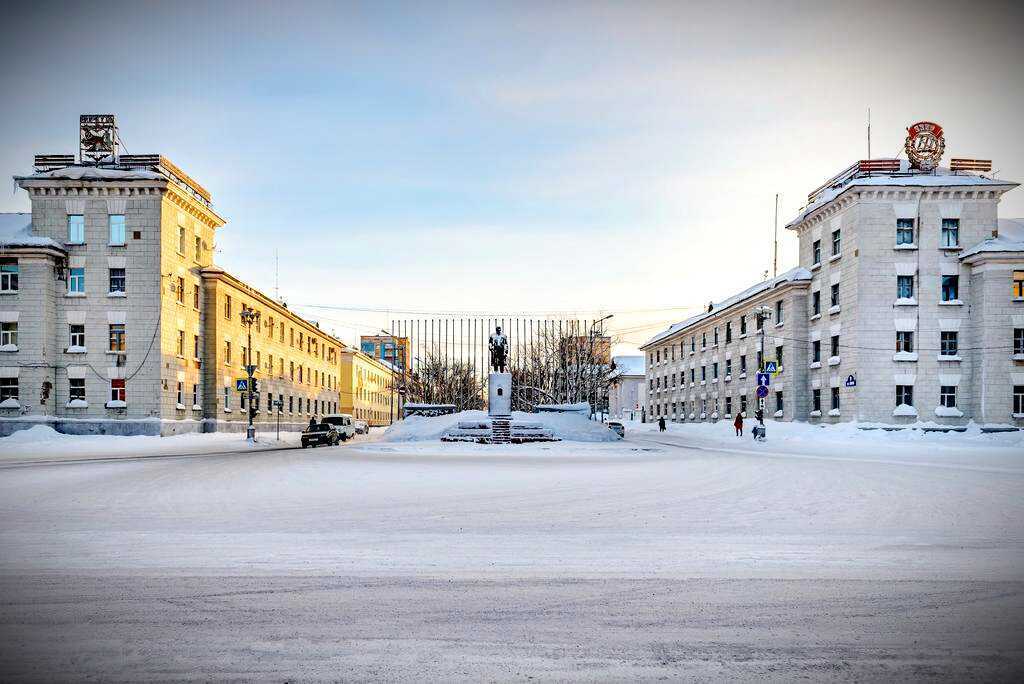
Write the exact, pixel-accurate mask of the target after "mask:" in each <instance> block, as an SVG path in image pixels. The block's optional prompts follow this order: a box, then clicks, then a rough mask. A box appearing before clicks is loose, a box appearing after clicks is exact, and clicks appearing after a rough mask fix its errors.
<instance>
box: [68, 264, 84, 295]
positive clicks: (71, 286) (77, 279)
mask: <svg viewBox="0 0 1024 684" xmlns="http://www.w3.org/2000/svg"><path fill="white" fill-rule="evenodd" d="M68 292H74V293H77V294H85V269H84V268H72V269H70V277H69V278H68Z"/></svg>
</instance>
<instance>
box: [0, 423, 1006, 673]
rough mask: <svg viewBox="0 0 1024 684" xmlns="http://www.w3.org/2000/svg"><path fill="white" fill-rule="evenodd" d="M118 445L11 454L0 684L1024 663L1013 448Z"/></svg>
mask: <svg viewBox="0 0 1024 684" xmlns="http://www.w3.org/2000/svg"><path fill="white" fill-rule="evenodd" d="M268 437H269V438H270V439H272V435H271V436H268ZM407 438H408V433H406V435H405V439H407ZM53 439H54V440H56V441H62V442H63V444H64V447H63V448H64V450H65V451H73V450H74V449H75V448H77V446H78V445H80V444H84V443H85V441H86V440H88V439H92V438H81V437H76V438H71V437H64V438H53ZM99 439H104V440H106V441H107V443H108V444H107V448H108V449H114V451H117V444H124V443H128V444H131V447H130V448H129V449H128V450H127V451H126V450H124V449H122V450H121V451H118V452H117V455H116V456H114V457H101V456H99V455H95V454H94V455H93V456H88V455H86V456H84V457H81V458H76V459H73V460H62V459H61V458H57V457H55V455H54V447H52V446H51V447H46V442H45V441H43V440H39V442H38V443H39V444H40V448H38V449H34V448H33V446H32V444H31V443H27V442H26V441H24V440H22V441H20V442H19V441H17V440H14V441H12V440H10V439H7V440H0V454H2V461H0V548H2V549H3V554H2V556H0V595H2V603H3V606H4V609H3V611H0V625H2V630H3V637H4V638H3V644H4V646H3V648H2V649H0V671H2V672H3V673H4V674H5V677H4V678H5V679H7V678H11V679H21V680H39V681H57V680H61V681H63V680H72V679H84V678H87V677H95V678H100V679H105V680H109V679H115V680H132V681H140V680H169V679H172V680H173V679H195V678H197V677H198V678H203V679H209V680H217V681H223V680H270V681H285V680H288V681H295V680H299V681H308V680H321V679H329V680H331V679H345V680H375V679H389V680H405V681H412V680H418V681H419V680H435V681H438V680H440V681H480V680H489V681H493V680H501V681H507V680H513V681H522V680H527V679H530V678H532V679H541V680H556V679H567V678H571V679H586V680H619V681H621V680H636V679H641V680H653V679H663V678H667V679H671V680H690V681H696V680H706V679H709V678H713V679H720V680H721V679H730V680H750V679H755V678H756V679H763V680H769V681H792V680H794V679H798V678H809V679H814V680H840V679H841V680H851V679H858V680H901V681H907V680H918V679H937V680H947V681H964V680H967V679H972V678H979V679H987V680H998V679H1011V678H1013V677H1014V676H1015V675H1019V673H1020V671H1021V668H1022V664H1024V654H1022V652H1021V645H1022V642H1021V635H1022V634H1024V593H1022V592H1024V539H1022V537H1021V530H1022V529H1024V526H1022V522H1024V500H1022V497H1021V495H1020V493H1021V486H1022V483H1024V463H1022V460H1024V448H1022V444H1021V437H1020V435H1019V433H1010V434H996V435H984V434H980V433H978V432H976V431H969V432H968V433H967V434H959V435H941V434H922V433H920V432H910V431H905V432H900V433H884V432H863V431H856V430H855V429H854V428H852V427H851V428H849V429H847V428H836V429H833V428H828V429H826V428H813V427H810V426H806V425H782V424H775V423H772V422H769V425H768V441H767V442H765V443H757V444H755V443H754V442H753V441H752V440H751V439H750V437H749V435H745V436H744V437H743V438H742V439H741V438H738V437H735V436H733V434H732V426H731V425H727V424H725V423H719V424H716V425H700V426H696V425H695V426H678V425H671V426H669V430H668V431H666V432H664V433H659V432H658V431H657V428H656V426H653V425H641V424H639V423H629V424H627V437H626V439H625V440H624V441H610V442H579V441H563V442H556V443H545V444H537V445H486V446H482V445H476V444H462V443H453V444H447V443H441V442H440V441H438V440H436V439H428V440H422V441H387V439H388V438H386V437H385V438H384V439H381V438H380V435H379V434H378V435H371V436H370V437H369V438H362V437H361V438H360V441H358V442H356V443H350V444H348V445H346V446H341V447H335V448H318V449H314V450H302V449H295V448H273V447H275V445H274V444H271V443H268V444H263V445H262V446H261V447H260V448H258V449H252V448H248V447H240V446H239V444H238V442H239V441H240V438H239V437H238V436H231V437H230V438H228V437H217V438H215V439H213V440H211V443H210V448H209V451H214V452H217V453H215V454H207V455H203V454H199V453H194V448H193V447H194V445H193V444H191V443H192V442H196V441H201V440H202V437H194V438H189V439H188V440H184V441H186V442H189V444H187V445H186V446H188V447H189V448H183V449H178V450H177V452H173V451H171V452H169V451H168V450H167V449H168V446H167V445H168V444H170V445H174V444H175V442H174V440H175V439H178V438H165V439H163V440H161V438H156V437H154V438H127V440H128V441H127V442H118V441H117V439H125V438H99ZM147 440H148V441H147ZM225 443H229V444H230V445H232V446H231V448H226V447H225ZM289 446H290V445H289V444H286V445H285V447H289ZM157 447H159V448H157ZM236 447H238V448H236ZM47 449H49V451H47ZM190 452H191V453H190Z"/></svg>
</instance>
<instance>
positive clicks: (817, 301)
mask: <svg viewBox="0 0 1024 684" xmlns="http://www.w3.org/2000/svg"><path fill="white" fill-rule="evenodd" d="M820 313H821V290H815V291H814V292H812V293H811V315H812V316H817V315H819V314H820Z"/></svg>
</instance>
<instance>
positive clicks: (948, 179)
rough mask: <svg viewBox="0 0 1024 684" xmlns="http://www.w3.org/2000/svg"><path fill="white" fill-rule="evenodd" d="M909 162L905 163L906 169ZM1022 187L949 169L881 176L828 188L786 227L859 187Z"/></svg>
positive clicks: (853, 180)
mask: <svg viewBox="0 0 1024 684" xmlns="http://www.w3.org/2000/svg"><path fill="white" fill-rule="evenodd" d="M905 164H906V162H905V161H904V165H905ZM1017 185H1018V183H1015V182H1013V181H1007V180H997V179H995V178H987V177H985V176H975V175H971V174H954V173H952V172H951V171H950V170H949V169H946V168H939V169H936V170H935V173H911V172H910V171H909V170H907V173H906V175H905V174H903V173H901V174H894V175H878V176H868V177H865V178H856V177H855V178H850V179H849V180H848V181H846V182H845V183H843V184H842V185H839V186H838V187H833V188H826V189H825V190H822V191H821V193H820V194H819V195H818V196H817V198H815V200H814V202H812V203H810V204H808V205H807V206H806V207H804V208H803V209H802V210H801V211H800V213H799V214H798V215H797V216H796V218H794V219H793V220H792V221H790V222H789V223H787V224H786V228H790V229H793V228H795V227H796V226H797V225H799V224H800V223H801V222H803V220H804V219H806V218H807V217H808V216H810V215H811V214H813V213H814V212H816V211H818V210H819V209H821V208H822V207H824V206H825V205H827V204H828V203H830V202H832V201H833V200H835V199H836V198H838V197H839V196H840V195H842V194H843V193H844V192H846V191H847V190H850V189H851V188H855V187H877V186H900V187H962V186H989V187H1016V186H1017Z"/></svg>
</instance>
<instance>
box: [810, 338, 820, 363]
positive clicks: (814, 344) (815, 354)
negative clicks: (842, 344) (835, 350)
mask: <svg viewBox="0 0 1024 684" xmlns="http://www.w3.org/2000/svg"><path fill="white" fill-rule="evenodd" d="M811 362H812V363H820V362H821V340H812V341H811Z"/></svg>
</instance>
